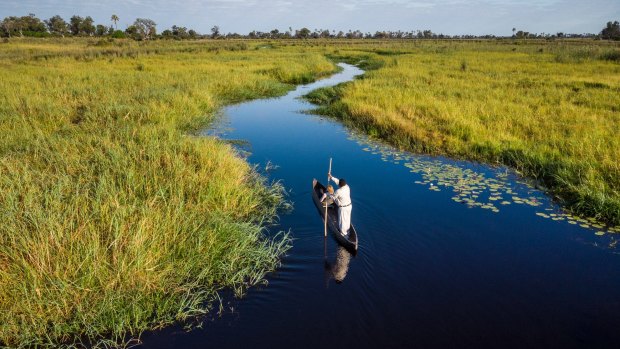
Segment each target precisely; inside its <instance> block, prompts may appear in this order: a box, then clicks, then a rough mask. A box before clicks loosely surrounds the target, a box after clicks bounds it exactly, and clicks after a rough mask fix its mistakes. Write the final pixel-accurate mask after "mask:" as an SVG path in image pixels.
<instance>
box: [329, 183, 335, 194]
mask: <svg viewBox="0 0 620 349" xmlns="http://www.w3.org/2000/svg"><path fill="white" fill-rule="evenodd" d="M327 192H328V193H330V194H333V193H334V187H332V186H331V184H330V185H328V186H327Z"/></svg>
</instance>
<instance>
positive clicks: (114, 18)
mask: <svg viewBox="0 0 620 349" xmlns="http://www.w3.org/2000/svg"><path fill="white" fill-rule="evenodd" d="M110 20H111V21H112V22H114V29H118V27H117V26H116V23H117V22H118V21H119V20H120V18H118V16H117V15H112V17H111V18H110Z"/></svg>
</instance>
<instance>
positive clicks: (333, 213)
mask: <svg viewBox="0 0 620 349" xmlns="http://www.w3.org/2000/svg"><path fill="white" fill-rule="evenodd" d="M325 190H326V189H325V186H324V185H323V184H321V183H319V181H317V180H316V179H313V180H312V201H314V205H315V206H316V208H317V210H318V211H319V214H320V215H321V217H322V218H323V222H325V206H323V203H321V202H320V201H319V200H321V197H322V196H323V193H324V192H325ZM327 228H328V229H329V231H331V232H332V234H333V235H334V237H335V238H336V241H338V242H339V243H340V244H341V245H342V246H343V247H345V248H346V249H348V250H349V251H351V252H354V253H355V252H357V232H356V231H355V227H354V226H353V224H351V229H349V234H348V236H343V235H342V234H341V233H340V229H339V228H338V208H337V207H335V206H334V205H331V206H330V207H328V208H327Z"/></svg>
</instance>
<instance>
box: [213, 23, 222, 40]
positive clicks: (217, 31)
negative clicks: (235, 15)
mask: <svg viewBox="0 0 620 349" xmlns="http://www.w3.org/2000/svg"><path fill="white" fill-rule="evenodd" d="M218 36H220V27H218V26H217V25H216V26H213V28H211V37H212V38H213V39H215V38H217V37H218Z"/></svg>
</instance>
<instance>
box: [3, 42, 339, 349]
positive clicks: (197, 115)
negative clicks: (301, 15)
mask: <svg viewBox="0 0 620 349" xmlns="http://www.w3.org/2000/svg"><path fill="white" fill-rule="evenodd" d="M90 42H91V40H86V39H65V40H61V39H49V40H31V39H11V42H10V43H9V44H6V45H4V44H3V45H0V63H1V64H2V65H3V69H1V70H0V99H1V100H2V101H3V103H1V104H0V132H2V134H3V137H0V220H1V221H2V222H3V224H2V225H0V345H5V346H9V347H59V346H65V347H72V346H73V347H75V346H77V347H82V346H84V345H83V344H82V343H91V344H92V345H94V346H95V347H115V346H118V345H122V344H123V343H126V342H127V341H128V340H130V339H132V338H137V337H139V336H140V333H142V332H143V331H144V330H147V329H153V328H160V327H162V326H165V325H167V324H170V323H173V322H179V321H188V320H191V319H193V318H194V317H196V316H200V315H204V314H205V313H206V312H208V311H212V310H213V307H214V306H217V305H218V304H217V302H218V299H219V298H220V296H219V295H218V292H220V291H221V290H222V289H223V288H227V289H231V290H233V291H234V292H235V294H237V295H242V294H243V293H244V292H245V290H246V289H247V288H248V287H250V286H252V285H257V284H262V283H264V282H265V281H264V276H265V274H266V273H267V272H269V271H270V270H273V269H274V268H275V267H276V266H277V265H278V263H279V257H280V256H281V255H282V254H283V253H284V252H285V251H286V250H287V248H288V247H289V245H290V240H289V238H288V237H287V236H283V235H278V236H271V237H267V236H265V233H264V228H265V226H266V225H267V224H270V223H271V222H273V221H274V220H275V219H276V216H275V215H276V213H277V210H278V209H279V208H280V207H281V205H282V203H283V194H284V191H283V188H282V187H281V186H279V185H277V184H270V183H265V181H264V179H262V178H261V177H259V176H258V175H257V174H256V173H255V172H254V170H253V169H252V168H251V167H249V166H248V164H247V163H246V162H245V161H244V160H243V159H241V158H240V157H238V156H237V155H236V153H235V151H234V150H233V149H232V148H231V147H230V146H229V145H227V144H226V143H224V142H220V141H218V140H215V139H212V138H205V137H195V136H192V132H193V130H195V129H198V128H201V127H204V126H205V123H207V122H209V121H210V120H211V119H212V117H213V115H214V112H215V111H216V110H217V109H218V108H219V107H221V106H222V105H223V104H224V103H228V102H232V101H240V100H246V99H249V98H258V97H267V96H274V95H280V94H283V93H285V92H286V91H288V90H290V88H291V87H292V86H291V85H287V84H286V82H290V81H297V80H300V79H307V78H308V77H309V76H315V77H316V76H320V75H323V74H326V73H328V72H331V71H333V69H334V67H333V65H332V64H331V63H330V62H329V61H327V60H326V59H325V58H324V57H323V56H321V55H320V54H319V53H308V54H299V53H298V52H295V51H294V50H269V51H268V52H267V51H264V50H259V51H255V50H244V51H239V50H237V51H231V50H224V49H222V50H220V51H219V53H218V54H216V53H215V52H212V51H210V50H209V47H206V45H205V43H192V42H169V41H167V42H163V41H162V42H141V43H135V42H132V41H127V40H115V41H114V42H113V44H114V46H113V47H110V46H98V45H91V44H90ZM217 44H218V43H211V44H210V45H211V46H216V45H217ZM42 57H45V58H42ZM138 58H139V60H137V59H138ZM24 62H27V64H24ZM155 67H156V69H154V68H155ZM274 69H277V71H278V74H277V75H272V74H263V73H260V72H259V71H273V70H274Z"/></svg>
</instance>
